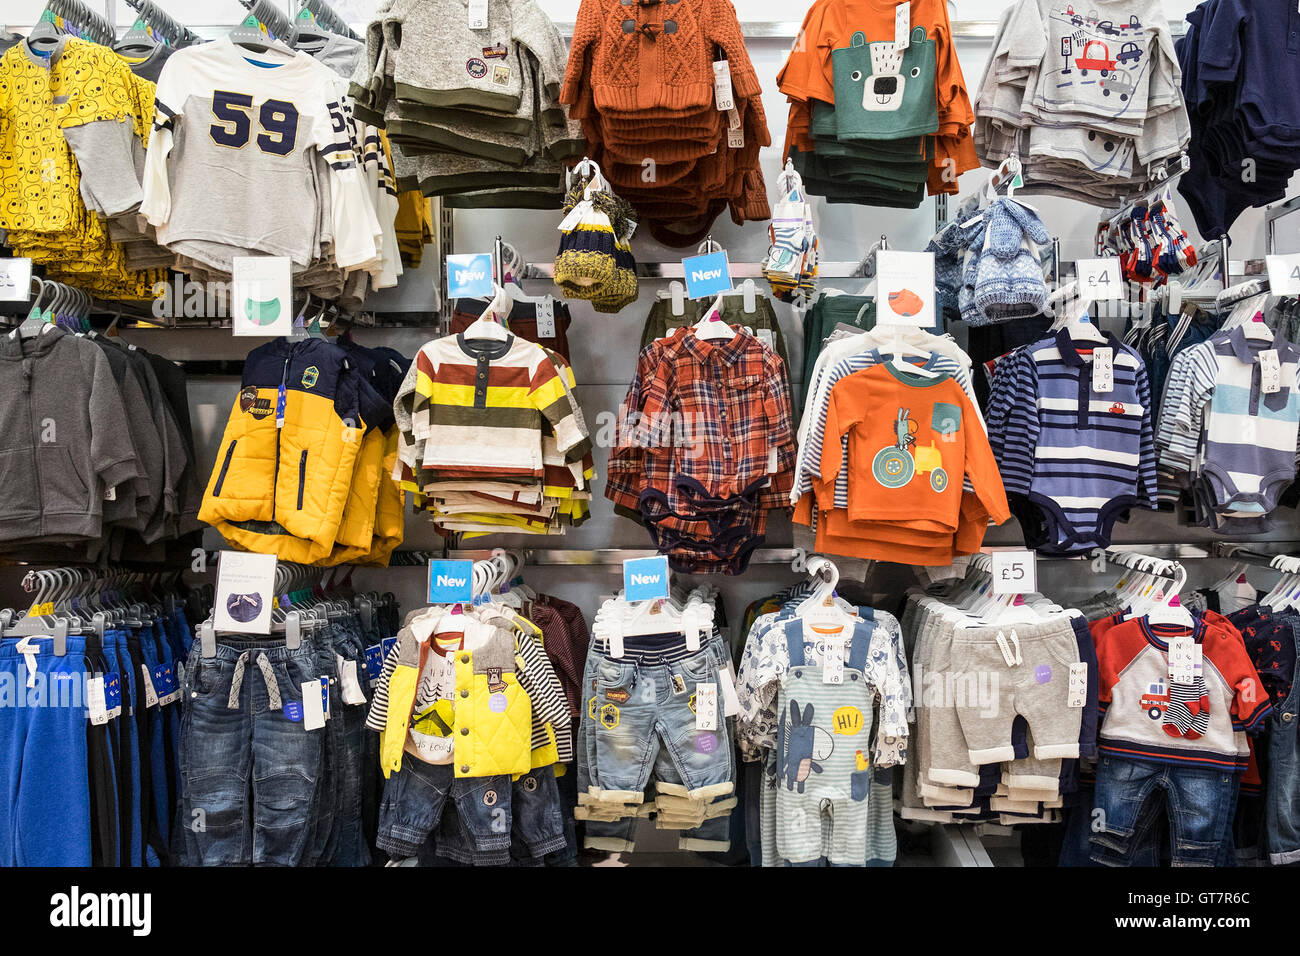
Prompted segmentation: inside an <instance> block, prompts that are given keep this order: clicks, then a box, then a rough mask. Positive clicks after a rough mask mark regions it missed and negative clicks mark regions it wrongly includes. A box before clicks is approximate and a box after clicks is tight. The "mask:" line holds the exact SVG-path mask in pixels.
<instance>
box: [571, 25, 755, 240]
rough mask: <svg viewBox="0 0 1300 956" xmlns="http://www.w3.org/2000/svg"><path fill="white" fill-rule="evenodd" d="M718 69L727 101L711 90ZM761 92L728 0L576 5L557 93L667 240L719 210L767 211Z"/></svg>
mask: <svg viewBox="0 0 1300 956" xmlns="http://www.w3.org/2000/svg"><path fill="white" fill-rule="evenodd" d="M718 63H721V64H722V66H715V64H718ZM723 74H725V75H726V77H727V79H726V83H727V85H728V86H729V88H730V89H729V94H730V95H729V97H728V98H720V97H719V96H716V95H715V82H717V83H719V84H721V82H722V81H721V80H715V76H720V75H723ZM761 92H762V91H761V90H760V88H759V83H758V76H757V75H756V74H755V72H754V67H753V64H751V63H750V59H749V54H748V52H746V50H745V38H744V36H743V35H742V34H741V31H740V24H739V23H738V22H737V21H736V11H735V9H734V8H733V6H732V5H731V4H730V3H728V2H726V0H687V2H684V3H683V2H681V0H678V2H677V3H636V4H628V3H623V2H621V0H583V2H582V4H581V5H580V6H579V7H578V18H577V22H576V24H575V25H574V34H573V42H572V43H571V44H570V46H569V63H568V68H567V70H566V72H565V76H564V85H563V87H562V88H561V90H560V100H561V101H562V102H563V103H565V104H566V105H567V106H568V107H569V113H570V115H571V116H572V117H573V118H574V119H575V120H577V121H578V122H580V123H581V125H582V131H583V134H584V135H585V136H586V138H587V141H588V144H589V146H588V155H589V156H591V158H592V159H594V160H596V161H597V162H598V163H599V164H600V168H601V169H602V170H603V171H604V173H605V176H606V178H607V179H608V180H609V182H610V185H612V186H613V187H614V190H615V191H616V192H617V193H618V194H619V195H620V196H622V197H623V198H624V199H626V200H627V201H628V202H630V203H631V204H632V205H633V206H634V207H635V208H636V210H637V213H638V214H639V215H640V217H641V219H642V220H644V222H645V225H646V228H647V229H648V230H649V231H650V234H651V235H652V236H654V237H655V239H657V240H658V241H660V242H662V243H664V244H665V245H669V246H676V247H680V246H687V245H694V244H695V243H697V242H699V241H700V240H701V239H703V238H704V237H705V235H706V234H707V233H708V231H709V228H710V227H711V226H712V225H713V221H714V220H715V219H716V218H717V217H718V214H719V213H721V212H722V211H723V210H724V209H728V208H730V211H731V218H732V221H733V222H735V223H736V224H737V225H740V224H741V223H744V222H750V221H756V220H763V219H767V218H768V217H769V216H770V215H771V210H770V209H769V207H768V204H767V191H766V188H765V187H764V185H763V174H762V171H761V170H760V169H759V167H758V153H759V150H760V149H761V148H762V147H764V146H768V145H770V144H771V136H770V134H769V133H768V131H767V118H766V115H765V114H764V112H763V103H762V97H761ZM728 103H730V105H727V104H728Z"/></svg>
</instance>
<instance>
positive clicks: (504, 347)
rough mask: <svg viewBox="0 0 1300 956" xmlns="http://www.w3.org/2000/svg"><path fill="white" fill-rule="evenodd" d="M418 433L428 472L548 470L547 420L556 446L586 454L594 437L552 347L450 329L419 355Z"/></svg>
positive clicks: (575, 457) (524, 473)
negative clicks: (471, 336)
mask: <svg viewBox="0 0 1300 956" xmlns="http://www.w3.org/2000/svg"><path fill="white" fill-rule="evenodd" d="M414 365H415V368H416V380H415V397H414V402H413V411H412V438H413V441H414V442H415V443H416V444H417V445H418V444H419V443H423V449H424V454H423V457H422V460H421V461H420V465H421V466H422V468H423V471H424V474H425V476H426V477H446V478H465V477H474V476H479V477H492V478H522V479H529V478H533V479H536V478H541V477H542V476H543V474H544V459H543V452H542V421H543V419H545V420H546V421H549V422H550V424H551V428H552V429H553V430H554V433H555V444H556V449H557V450H558V451H559V452H560V453H562V454H563V455H564V456H565V458H566V460H568V461H572V462H579V461H581V460H582V458H583V456H584V455H585V454H586V453H587V452H588V451H589V450H590V448H591V441H590V438H589V437H588V435H587V430H586V427H585V425H584V423H583V421H582V418H581V415H580V413H579V412H578V411H577V405H576V403H574V402H572V401H571V400H570V398H569V395H568V394H567V392H566V390H565V382H564V381H563V379H562V378H561V377H560V372H559V371H558V369H557V368H556V366H555V364H554V363H553V362H552V361H551V360H550V359H549V358H548V356H547V354H546V352H545V350H544V349H543V348H542V347H541V346H539V345H536V344H534V343H532V342H528V341H525V340H524V339H521V338H519V337H517V336H513V335H512V336H510V337H509V338H508V339H507V340H506V341H504V342H495V341H475V340H469V339H466V338H465V336H464V335H449V336H445V337H443V338H440V339H435V340H434V341H432V342H429V343H427V344H426V345H425V346H424V347H423V348H422V349H420V352H419V354H418V355H417V356H416V358H415V363H414Z"/></svg>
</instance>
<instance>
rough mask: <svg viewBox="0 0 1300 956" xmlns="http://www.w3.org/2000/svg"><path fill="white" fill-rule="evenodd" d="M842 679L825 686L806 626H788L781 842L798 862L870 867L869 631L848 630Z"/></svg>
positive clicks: (780, 707) (780, 742) (779, 751)
mask: <svg viewBox="0 0 1300 956" xmlns="http://www.w3.org/2000/svg"><path fill="white" fill-rule="evenodd" d="M850 633H851V634H852V638H851V640H850V642H849V643H848V644H846V645H845V647H844V674H843V678H844V679H843V682H842V683H839V684H827V683H824V681H823V668H822V666H821V665H820V664H817V663H812V662H809V660H808V658H807V656H806V655H805V654H804V622H803V621H802V620H798V619H796V620H792V621H788V622H787V623H786V624H785V634H786V640H787V642H788V645H789V650H790V667H789V669H788V670H787V671H786V675H785V678H784V679H783V680H782V681H781V687H780V690H779V691H778V693H777V714H778V716H779V720H780V724H779V727H778V731H777V740H776V843H777V853H778V855H779V856H780V857H781V858H783V859H785V860H788V861H789V862H790V863H792V864H796V865H797V864H800V863H810V862H815V861H817V860H819V859H820V858H822V857H825V858H826V859H827V860H828V861H829V862H830V863H831V864H832V865H839V866H865V865H866V857H867V806H868V800H867V795H868V792H869V790H870V788H871V769H870V760H871V752H872V750H871V729H872V707H873V705H874V703H875V697H876V689H875V687H874V686H872V684H871V682H870V681H868V680H867V654H868V651H869V645H870V639H869V638H870V633H869V632H868V633H866V634H863V633H861V630H860V629H858V628H850Z"/></svg>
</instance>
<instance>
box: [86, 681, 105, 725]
mask: <svg viewBox="0 0 1300 956" xmlns="http://www.w3.org/2000/svg"><path fill="white" fill-rule="evenodd" d="M86 711H87V715H88V716H89V717H90V722H91V723H92V724H106V723H108V706H107V704H106V703H105V700H104V678H102V677H92V678H90V679H89V680H88V681H86Z"/></svg>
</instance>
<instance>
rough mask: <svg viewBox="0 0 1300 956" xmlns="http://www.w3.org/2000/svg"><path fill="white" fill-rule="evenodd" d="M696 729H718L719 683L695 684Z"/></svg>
mask: <svg viewBox="0 0 1300 956" xmlns="http://www.w3.org/2000/svg"><path fill="white" fill-rule="evenodd" d="M695 729H696V730H717V729H718V685H717V684H696V685H695Z"/></svg>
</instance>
